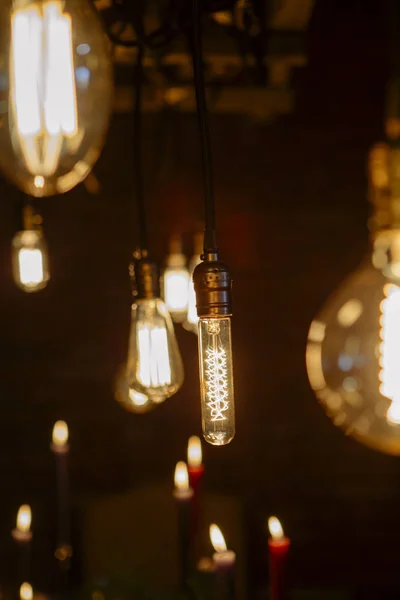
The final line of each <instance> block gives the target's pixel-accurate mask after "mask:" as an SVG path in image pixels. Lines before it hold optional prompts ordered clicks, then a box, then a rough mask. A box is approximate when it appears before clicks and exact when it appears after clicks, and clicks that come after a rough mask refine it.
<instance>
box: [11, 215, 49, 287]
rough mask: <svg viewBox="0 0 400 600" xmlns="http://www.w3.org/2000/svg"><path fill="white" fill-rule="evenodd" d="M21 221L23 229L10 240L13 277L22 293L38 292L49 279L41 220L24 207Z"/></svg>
mask: <svg viewBox="0 0 400 600" xmlns="http://www.w3.org/2000/svg"><path fill="white" fill-rule="evenodd" d="M23 221H24V229H23V230H22V231H18V232H17V233H16V234H15V235H14V237H13V240H12V247H11V252H12V272H13V277H14V281H15V283H16V284H17V286H18V287H20V288H21V289H22V290H23V291H24V292H38V291H39V290H42V289H43V288H44V287H46V285H47V282H48V280H49V279H50V273H49V265H48V251H47V244H46V240H45V239H44V235H43V232H42V229H41V227H40V224H41V222H42V218H41V216H40V215H38V214H34V212H33V210H32V208H31V207H30V206H26V207H25V208H24V215H23Z"/></svg>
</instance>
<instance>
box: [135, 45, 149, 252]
mask: <svg viewBox="0 0 400 600" xmlns="http://www.w3.org/2000/svg"><path fill="white" fill-rule="evenodd" d="M143 57H144V46H143V44H141V43H140V44H139V45H138V49H137V60H136V69H134V88H135V104H134V109H133V136H134V137H133V177H134V182H133V185H134V193H135V199H136V204H137V209H138V222H139V240H140V250H141V251H142V253H143V252H144V251H146V252H147V251H148V236H147V220H146V208H145V203H144V189H143V161H142V96H143V79H144V70H143Z"/></svg>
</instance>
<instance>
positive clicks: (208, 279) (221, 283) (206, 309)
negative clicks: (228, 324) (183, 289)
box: [193, 251, 232, 318]
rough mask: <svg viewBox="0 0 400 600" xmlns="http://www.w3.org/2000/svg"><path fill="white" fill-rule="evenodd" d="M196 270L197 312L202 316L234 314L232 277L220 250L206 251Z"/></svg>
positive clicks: (194, 281) (194, 279)
mask: <svg viewBox="0 0 400 600" xmlns="http://www.w3.org/2000/svg"><path fill="white" fill-rule="evenodd" d="M201 258H202V261H203V262H201V263H200V264H198V265H197V267H196V268H195V270H194V273H193V283H194V289H195V292H196V306H197V314H198V316H199V317H200V318H201V317H214V318H215V317H228V316H230V315H231V314H232V277H231V273H230V271H229V268H228V267H227V265H226V264H225V263H223V262H221V261H220V260H219V259H218V251H213V252H206V253H204V254H203V255H202V257H201Z"/></svg>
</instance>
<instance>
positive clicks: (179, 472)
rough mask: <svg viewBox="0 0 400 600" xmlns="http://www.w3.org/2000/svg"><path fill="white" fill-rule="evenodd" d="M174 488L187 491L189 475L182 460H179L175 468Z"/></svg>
mask: <svg viewBox="0 0 400 600" xmlns="http://www.w3.org/2000/svg"><path fill="white" fill-rule="evenodd" d="M174 482H175V487H176V489H178V490H188V489H189V475H188V470H187V466H186V463H185V462H183V460H180V461H179V462H178V463H177V464H176V467H175V476H174Z"/></svg>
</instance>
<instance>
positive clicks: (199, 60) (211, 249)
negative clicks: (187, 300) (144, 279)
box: [192, 0, 218, 255]
mask: <svg viewBox="0 0 400 600" xmlns="http://www.w3.org/2000/svg"><path fill="white" fill-rule="evenodd" d="M200 4H201V0H193V3H192V10H193V36H192V58H193V73H194V87H195V92H196V102H197V120H198V126H199V133H200V144H201V157H202V167H203V177H204V185H205V190H204V192H205V196H204V208H205V230H204V254H205V255H206V254H215V253H217V252H218V248H217V242H216V234H215V208H214V185H213V174H212V157H211V143H210V131H209V127H208V117H207V102H206V92H205V84H204V71H203V46H202V31H201V30H202V12H201V8H200Z"/></svg>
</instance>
